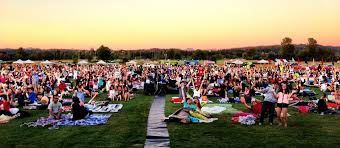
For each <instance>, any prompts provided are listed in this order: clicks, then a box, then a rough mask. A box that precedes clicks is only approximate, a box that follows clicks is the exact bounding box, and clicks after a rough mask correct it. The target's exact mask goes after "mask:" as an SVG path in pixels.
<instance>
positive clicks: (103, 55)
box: [97, 45, 111, 60]
mask: <svg viewBox="0 0 340 148" xmlns="http://www.w3.org/2000/svg"><path fill="white" fill-rule="evenodd" d="M97 56H98V58H99V59H101V60H109V59H110V58H111V49H110V48H108V47H105V46H103V45H101V46H100V47H99V48H98V49H97Z"/></svg>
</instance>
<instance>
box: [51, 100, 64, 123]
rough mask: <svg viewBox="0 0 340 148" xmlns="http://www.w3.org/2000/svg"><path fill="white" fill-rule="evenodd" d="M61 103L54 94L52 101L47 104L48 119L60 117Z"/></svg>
mask: <svg viewBox="0 0 340 148" xmlns="http://www.w3.org/2000/svg"><path fill="white" fill-rule="evenodd" d="M62 107H63V106H62V104H61V103H60V102H59V97H58V96H56V95H54V96H53V101H52V102H50V104H49V105H48V110H49V113H50V116H49V119H56V120H59V119H61V112H62Z"/></svg>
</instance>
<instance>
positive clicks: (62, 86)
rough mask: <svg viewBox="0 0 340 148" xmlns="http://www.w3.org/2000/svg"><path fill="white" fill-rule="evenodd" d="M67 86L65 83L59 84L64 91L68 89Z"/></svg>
mask: <svg viewBox="0 0 340 148" xmlns="http://www.w3.org/2000/svg"><path fill="white" fill-rule="evenodd" d="M66 87H67V86H66V84H65V83H60V84H59V90H64V89H65V88H66Z"/></svg>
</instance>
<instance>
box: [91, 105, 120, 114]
mask: <svg viewBox="0 0 340 148" xmlns="http://www.w3.org/2000/svg"><path fill="white" fill-rule="evenodd" d="M85 107H86V108H87V109H89V111H92V112H94V113H109V112H110V113H116V112H119V111H120V110H121V109H122V108H123V104H108V105H105V106H97V105H92V104H85Z"/></svg>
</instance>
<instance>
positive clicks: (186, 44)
mask: <svg viewBox="0 0 340 148" xmlns="http://www.w3.org/2000/svg"><path fill="white" fill-rule="evenodd" d="M339 5H340V1H338V0H313V1H310V0H299V1H294V0H287V1H285V2H282V1H278V0H259V1H252V0H240V1H236V2H235V1H232V0H225V1H224V0H214V1H210V2H208V1H204V0H173V1H159V0H145V1H136V0H126V1H109V0H101V1H100V2H98V1H90V0H87V1H86V0H73V1H67V0H60V1H53V0H36V1H20V0H0V18H1V19H2V23H0V34H1V36H2V37H0V48H1V49H5V48H11V49H16V48H19V47H23V48H39V49H91V48H93V49H97V48H98V47H99V46H100V45H104V46H107V47H109V48H110V49H112V50H121V49H122V50H138V49H152V48H159V49H169V48H177V49H190V48H192V49H203V50H204V49H207V50H210V49H232V48H246V47H256V46H274V45H280V43H281V40H282V39H283V38H284V37H290V38H292V39H293V44H296V45H299V44H306V43H307V38H310V37H312V38H315V39H316V40H317V41H318V44H320V45H323V46H340V41H339V39H340V30H339V29H338V26H340V19H338V18H340V9H338V6H339Z"/></svg>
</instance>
